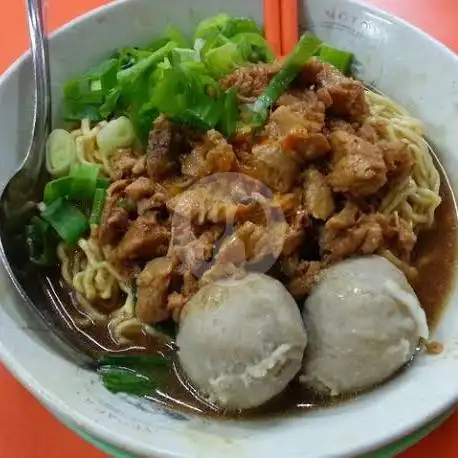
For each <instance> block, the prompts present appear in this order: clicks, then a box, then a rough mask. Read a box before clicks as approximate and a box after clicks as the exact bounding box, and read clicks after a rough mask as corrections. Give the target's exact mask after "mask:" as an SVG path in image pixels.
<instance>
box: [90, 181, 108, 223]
mask: <svg viewBox="0 0 458 458" xmlns="http://www.w3.org/2000/svg"><path fill="white" fill-rule="evenodd" d="M106 195H107V192H106V190H105V189H99V188H98V189H96V190H95V193H94V200H93V201H92V211H91V216H90V217H89V224H90V225H91V226H93V225H97V224H99V222H100V218H101V216H102V212H103V206H104V204H105V198H106Z"/></svg>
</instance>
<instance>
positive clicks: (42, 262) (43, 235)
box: [25, 216, 56, 267]
mask: <svg viewBox="0 0 458 458" xmlns="http://www.w3.org/2000/svg"><path fill="white" fill-rule="evenodd" d="M25 237H26V245H27V251H28V255H29V259H30V261H32V262H33V263H34V264H36V265H38V266H40V267H50V266H52V265H54V264H55V261H56V249H55V248H56V247H55V243H54V242H55V237H54V233H53V230H52V228H51V226H50V225H49V224H48V223H47V222H46V221H44V220H42V219H41V218H39V217H38V216H34V217H33V218H32V219H31V221H30V224H29V225H27V226H26V228H25Z"/></svg>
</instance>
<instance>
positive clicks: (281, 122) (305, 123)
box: [270, 90, 325, 135]
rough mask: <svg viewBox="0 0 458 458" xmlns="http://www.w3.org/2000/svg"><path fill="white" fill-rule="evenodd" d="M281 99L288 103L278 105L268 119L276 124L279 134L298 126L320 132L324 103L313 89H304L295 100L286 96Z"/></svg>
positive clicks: (323, 115) (322, 125) (323, 116)
mask: <svg viewBox="0 0 458 458" xmlns="http://www.w3.org/2000/svg"><path fill="white" fill-rule="evenodd" d="M290 97H292V96H290ZM280 100H281V99H280ZM283 101H284V102H285V101H288V102H290V103H288V104H284V105H280V106H279V107H278V108H277V109H276V110H275V111H274V112H273V113H272V115H271V116H270V121H272V122H274V123H275V124H276V125H277V127H278V129H279V132H280V135H286V134H288V133H289V132H290V131H291V130H292V129H298V128H301V129H305V130H307V131H308V132H311V133H317V132H321V130H322V129H323V127H324V120H325V105H324V103H323V102H321V101H320V100H319V99H318V97H317V95H316V94H315V93H314V92H313V91H310V90H307V91H305V92H304V93H302V94H301V98H300V99H297V101H296V102H293V101H292V100H288V99H287V98H286V96H284V97H283Z"/></svg>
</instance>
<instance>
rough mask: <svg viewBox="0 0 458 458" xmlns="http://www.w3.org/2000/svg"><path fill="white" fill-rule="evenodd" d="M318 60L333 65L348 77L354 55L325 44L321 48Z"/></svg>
mask: <svg viewBox="0 0 458 458" xmlns="http://www.w3.org/2000/svg"><path fill="white" fill-rule="evenodd" d="M318 58H319V59H320V60H321V61H323V62H327V63H328V64H331V65H333V66H334V67H336V68H337V69H338V70H340V71H341V72H342V73H344V74H345V75H348V74H349V73H350V68H351V63H352V60H353V53H351V52H348V51H342V50H341V49H336V48H332V47H331V46H328V45H325V44H323V45H322V46H321V47H320V52H319V54H318Z"/></svg>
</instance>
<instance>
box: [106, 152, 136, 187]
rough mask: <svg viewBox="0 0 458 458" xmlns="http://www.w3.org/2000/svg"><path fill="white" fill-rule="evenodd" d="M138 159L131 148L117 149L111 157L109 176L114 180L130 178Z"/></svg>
mask: <svg viewBox="0 0 458 458" xmlns="http://www.w3.org/2000/svg"><path fill="white" fill-rule="evenodd" d="M138 161H139V157H138V156H137V154H136V153H135V151H134V150H132V149H131V148H127V149H121V150H118V151H117V152H116V153H115V154H114V155H113V158H112V159H111V163H110V166H111V173H110V178H111V179H112V180H114V181H116V180H121V179H123V178H130V177H131V176H132V174H133V169H134V168H135V166H136V165H137V162H138Z"/></svg>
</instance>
